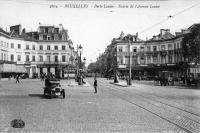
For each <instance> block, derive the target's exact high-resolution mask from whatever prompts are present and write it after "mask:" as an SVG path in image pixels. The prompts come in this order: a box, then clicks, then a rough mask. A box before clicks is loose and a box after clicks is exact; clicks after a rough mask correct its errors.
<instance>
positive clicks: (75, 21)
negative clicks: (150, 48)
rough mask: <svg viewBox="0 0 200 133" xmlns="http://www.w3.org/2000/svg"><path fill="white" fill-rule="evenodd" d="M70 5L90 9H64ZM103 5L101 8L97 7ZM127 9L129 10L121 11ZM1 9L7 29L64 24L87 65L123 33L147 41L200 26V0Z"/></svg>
mask: <svg viewBox="0 0 200 133" xmlns="http://www.w3.org/2000/svg"><path fill="white" fill-rule="evenodd" d="M69 4H71V5H73V4H79V5H84V4H86V5H87V6H86V8H70V7H69V6H68V7H65V5H69ZM52 5H53V7H54V8H50V6H52ZM100 5H101V6H102V8H97V7H100ZM56 6H57V8H55V7H56ZM125 6H126V7H127V8H120V7H125ZM150 6H151V7H152V6H154V8H150ZM108 7H113V8H108ZM131 7H132V8H131ZM0 9H1V11H0V27H2V28H3V29H4V30H6V27H7V29H9V28H8V27H10V26H12V25H17V24H21V25H22V27H23V28H26V31H36V30H37V28H38V25H39V22H40V23H41V24H49V25H59V24H63V26H64V28H65V29H68V31H69V37H70V39H71V40H72V42H73V46H74V47H75V48H76V47H77V45H80V44H81V45H82V46H83V56H84V57H85V58H86V63H87V64H89V63H91V62H94V61H96V59H97V57H98V56H99V55H100V54H101V53H103V52H104V51H105V48H106V47H107V45H109V44H110V43H111V41H112V39H113V38H117V37H119V35H120V33H121V32H124V34H125V35H126V34H133V35H134V34H136V33H137V32H138V34H139V38H140V39H143V40H146V39H147V38H151V37H152V36H153V35H157V34H159V32H160V29H170V31H171V32H172V33H173V34H174V33H175V32H177V31H180V30H181V29H185V28H188V27H189V26H191V25H192V24H194V23H200V15H198V13H199V12H200V1H199V0H156V1H151V0H150V1H145V0H143V1H141V0H132V1H131V0H129V1H128V0H126V1H108V0H104V1H98V0H90V1H86V0H85V1H80V0H77V1H73V0H0ZM169 16H173V17H169Z"/></svg>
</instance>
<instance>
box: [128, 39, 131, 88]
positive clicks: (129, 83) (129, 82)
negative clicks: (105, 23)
mask: <svg viewBox="0 0 200 133" xmlns="http://www.w3.org/2000/svg"><path fill="white" fill-rule="evenodd" d="M128 44H129V81H128V85H131V42H130V39H129V40H128Z"/></svg>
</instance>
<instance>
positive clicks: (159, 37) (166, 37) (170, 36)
mask: <svg viewBox="0 0 200 133" xmlns="http://www.w3.org/2000/svg"><path fill="white" fill-rule="evenodd" d="M174 37H175V36H174V35H173V34H171V33H170V32H165V33H164V34H163V35H161V34H158V35H156V36H153V37H152V38H151V39H149V40H147V41H162V40H169V39H173V38H174Z"/></svg>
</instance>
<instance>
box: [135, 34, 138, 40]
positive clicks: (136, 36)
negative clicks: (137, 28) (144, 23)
mask: <svg viewBox="0 0 200 133" xmlns="http://www.w3.org/2000/svg"><path fill="white" fill-rule="evenodd" d="M137 40H138V32H137V33H136V34H135V41H137Z"/></svg>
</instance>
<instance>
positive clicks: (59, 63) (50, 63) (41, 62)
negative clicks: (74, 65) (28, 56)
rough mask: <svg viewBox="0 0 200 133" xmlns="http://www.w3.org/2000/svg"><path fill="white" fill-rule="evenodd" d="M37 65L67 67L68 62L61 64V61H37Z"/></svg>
mask: <svg viewBox="0 0 200 133" xmlns="http://www.w3.org/2000/svg"><path fill="white" fill-rule="evenodd" d="M37 64H40V65H67V64H69V62H62V61H39V62H37Z"/></svg>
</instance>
